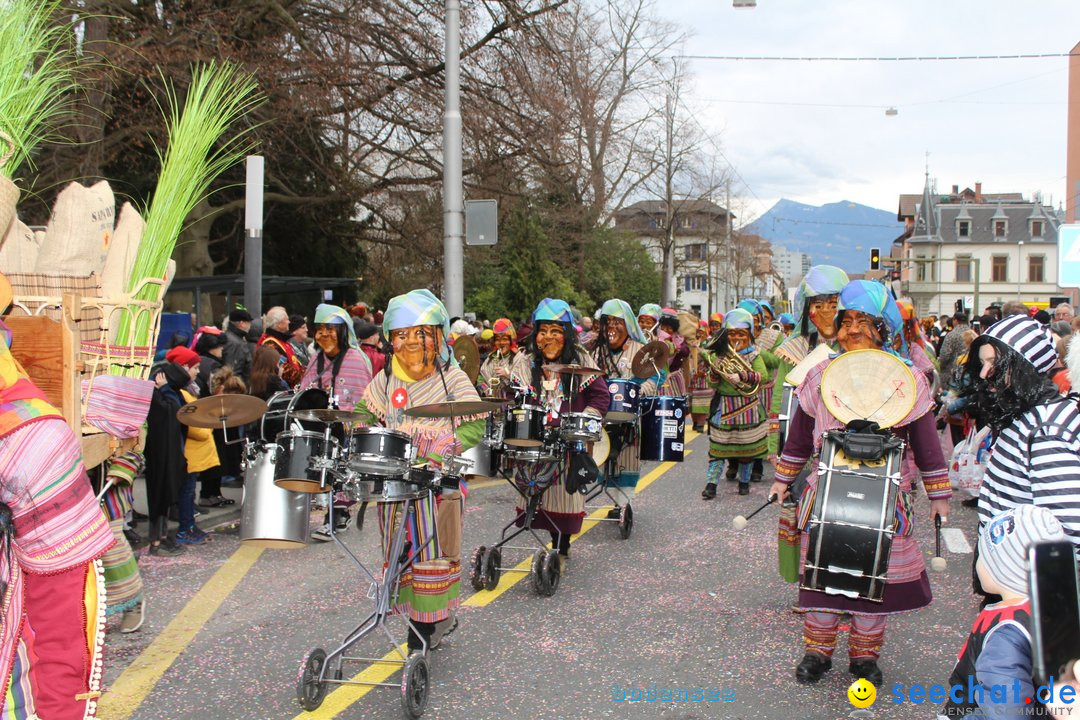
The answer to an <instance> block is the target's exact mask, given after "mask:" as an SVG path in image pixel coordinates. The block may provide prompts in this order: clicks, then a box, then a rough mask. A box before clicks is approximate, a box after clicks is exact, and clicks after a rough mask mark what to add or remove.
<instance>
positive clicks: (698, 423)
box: [690, 320, 713, 433]
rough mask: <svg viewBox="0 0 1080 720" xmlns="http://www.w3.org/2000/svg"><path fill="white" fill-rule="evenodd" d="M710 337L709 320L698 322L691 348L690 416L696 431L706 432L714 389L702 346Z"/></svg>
mask: <svg viewBox="0 0 1080 720" xmlns="http://www.w3.org/2000/svg"><path fill="white" fill-rule="evenodd" d="M708 339H709V322H708V320H702V321H701V322H699V323H698V329H697V335H696V337H695V338H694V343H693V345H692V346H691V348H690V417H691V419H692V420H693V423H694V432H699V433H700V432H705V423H706V422H707V421H708V419H709V404H710V403H711V401H712V396H713V390H712V388H711V387H709V365H708V363H706V362H705V361H703V360H702V359H701V347H702V345H703V344H704V343H705V341H706V340H708Z"/></svg>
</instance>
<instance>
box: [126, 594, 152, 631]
mask: <svg viewBox="0 0 1080 720" xmlns="http://www.w3.org/2000/svg"><path fill="white" fill-rule="evenodd" d="M145 610H146V601H145V600H140V601H139V604H138V605H136V606H135V607H133V608H131V609H130V610H128V611H126V612H125V613H124V615H123V618H122V619H121V620H120V632H122V633H133V632H135V631H136V630H138V629H139V628H141V627H142V624H143V613H144V611H145Z"/></svg>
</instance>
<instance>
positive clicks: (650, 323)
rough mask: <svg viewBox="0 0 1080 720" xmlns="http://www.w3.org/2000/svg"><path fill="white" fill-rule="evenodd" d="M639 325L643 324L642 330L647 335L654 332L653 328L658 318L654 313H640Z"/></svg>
mask: <svg viewBox="0 0 1080 720" xmlns="http://www.w3.org/2000/svg"><path fill="white" fill-rule="evenodd" d="M637 321H638V325H640V326H641V331H642V332H643V333H645V334H646V335H649V334H651V333H652V331H653V328H654V327H656V318H654V317H653V316H652V315H638V319H637Z"/></svg>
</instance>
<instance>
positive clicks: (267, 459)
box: [240, 445, 311, 549]
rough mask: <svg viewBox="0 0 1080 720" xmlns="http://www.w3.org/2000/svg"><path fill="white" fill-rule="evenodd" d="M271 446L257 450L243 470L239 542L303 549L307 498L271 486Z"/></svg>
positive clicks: (273, 459)
mask: <svg viewBox="0 0 1080 720" xmlns="http://www.w3.org/2000/svg"><path fill="white" fill-rule="evenodd" d="M279 453H280V451H279V450H278V448H277V446H275V445H263V446H259V447H258V449H257V451H256V452H255V454H254V456H253V457H252V458H250V459H249V460H248V461H247V468H246V469H245V470H244V498H243V500H242V505H241V514H240V542H241V543H243V544H244V545H251V546H252V547H260V548H278V549H295V548H301V547H304V546H305V545H307V542H308V534H309V532H310V528H309V525H310V522H309V517H310V515H311V495H309V494H307V493H298V492H289V491H288V490H284V489H282V488H281V487H278V486H277V485H276V484H274V471H275V469H276V460H277V457H278V454H279Z"/></svg>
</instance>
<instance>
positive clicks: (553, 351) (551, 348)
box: [536, 322, 566, 361]
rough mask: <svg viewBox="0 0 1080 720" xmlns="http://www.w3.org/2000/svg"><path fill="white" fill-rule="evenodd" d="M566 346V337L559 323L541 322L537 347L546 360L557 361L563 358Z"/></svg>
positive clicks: (537, 336) (537, 333) (537, 334)
mask: <svg viewBox="0 0 1080 720" xmlns="http://www.w3.org/2000/svg"><path fill="white" fill-rule="evenodd" d="M565 346H566V335H565V334H564V333H563V327H562V325H560V324H559V323H548V322H541V323H540V327H539V329H537V331H536V347H537V348H539V349H540V353H541V354H542V355H543V356H544V359H545V360H549V361H550V360H557V359H559V358H560V357H562V352H563V348H564V347H565Z"/></svg>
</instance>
